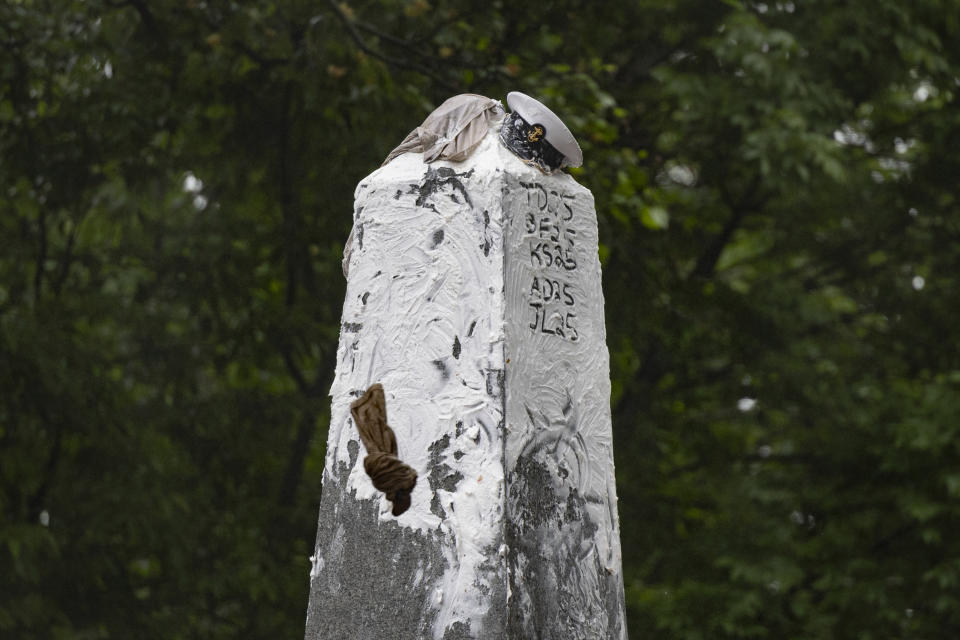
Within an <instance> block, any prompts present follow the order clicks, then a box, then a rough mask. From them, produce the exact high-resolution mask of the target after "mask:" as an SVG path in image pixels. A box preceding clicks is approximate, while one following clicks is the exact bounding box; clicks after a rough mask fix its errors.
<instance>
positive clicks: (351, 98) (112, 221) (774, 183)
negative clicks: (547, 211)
mask: <svg viewBox="0 0 960 640" xmlns="http://www.w3.org/2000/svg"><path fill="white" fill-rule="evenodd" d="M958 42H960V6H958V5H957V3H956V0H913V1H912V2H902V1H901V0H871V1H869V2H867V1H865V0H855V1H851V2H835V1H828V0H791V1H786V2H774V1H773V0H771V1H769V2H741V1H740V0H727V1H725V2H719V1H713V0H641V1H638V2H618V3H614V2H596V1H592V0H579V1H578V0H573V1H569V2H542V3H519V2H515V3H508V2H502V1H500V0H485V1H483V2H477V1H475V0H348V1H347V2H337V1H336V0H328V1H324V0H314V1H312V2H305V1H304V0H252V1H246V2H242V3H240V2H222V1H220V0H178V1H172V0H151V1H150V2H147V1H146V0H89V1H86V2H83V1H80V0H4V1H3V2H2V3H0V636H2V637H3V638H11V639H17V640H19V639H28V638H38V639H40V638H57V639H92V638H147V639H149V638H158V639H164V640H166V639H180V638H184V639H186V638H190V639H194V638H196V639H208V638H209V639H220V638H224V639H226V638H230V639H233V638H247V639H254V638H264V639H266V638H271V639H274V638H298V637H302V633H303V625H304V617H305V612H306V602H307V589H308V571H309V563H308V560H307V558H308V556H309V555H310V553H311V550H312V545H313V537H314V535H315V530H316V522H315V518H316V511H317V506H318V504H319V498H320V490H321V487H320V478H321V471H322V467H323V455H324V443H325V436H326V424H327V420H328V411H329V408H328V399H327V396H326V393H327V390H328V388H329V385H330V383H331V378H332V373H333V369H334V356H335V350H336V343H337V339H338V334H339V316H340V309H341V304H342V300H343V293H344V286H345V285H344V280H343V277H342V275H341V273H340V262H339V261H340V257H341V252H342V247H343V242H344V240H345V238H346V236H347V233H348V231H349V227H350V223H351V210H352V197H353V189H354V186H355V185H356V183H357V182H358V181H359V180H360V179H361V178H362V177H363V176H364V175H366V174H367V173H369V172H370V171H372V170H373V169H374V168H376V167H377V166H379V163H380V162H381V161H382V159H383V157H384V156H385V155H386V153H387V152H388V151H389V150H390V149H391V148H392V147H393V146H394V145H395V144H396V143H398V142H399V141H400V140H401V139H402V138H403V136H404V135H405V134H406V133H407V132H408V131H409V130H410V129H412V128H413V127H414V126H416V125H417V124H419V123H420V121H421V120H422V119H423V117H424V116H425V115H426V114H427V113H428V112H429V111H430V110H432V108H433V107H435V106H436V105H437V104H439V103H440V102H441V101H442V100H443V99H445V98H447V97H449V96H450V95H453V94H455V93H461V92H474V93H480V94H484V95H488V96H493V97H497V98H500V99H503V98H504V96H505V94H506V92H507V91H509V90H521V91H524V92H526V93H529V94H531V95H534V96H537V97H539V98H541V99H542V100H544V101H545V102H546V103H547V104H549V105H550V106H551V107H552V108H553V109H554V110H555V111H557V112H558V113H559V114H561V115H562V117H563V118H564V119H565V121H566V122H567V123H568V125H569V126H570V127H571V129H572V130H573V131H574V132H575V133H576V134H577V136H578V138H579V139H580V142H581V144H582V146H583V148H584V152H585V153H584V155H585V158H586V162H585V165H584V167H583V168H582V169H581V170H577V171H575V172H574V173H575V175H576V177H577V179H578V180H579V181H581V182H582V183H583V184H585V185H587V186H588V187H590V188H591V189H592V190H593V192H594V194H595V195H596V200H597V210H598V215H599V218H600V228H601V242H602V247H601V259H602V261H603V264H604V288H605V293H606V299H607V323H608V342H609V346H610V351H611V362H612V375H613V380H614V391H613V397H612V404H613V412H614V429H615V444H616V447H617V448H616V456H617V477H618V483H619V489H618V490H619V495H620V516H621V526H622V540H623V549H624V571H625V582H626V593H627V603H628V615H629V626H630V631H631V635H632V636H633V637H634V638H641V639H642V638H664V639H689V640H695V639H726V638H775V639H781V638H797V639H800V638H804V639H824V638H857V639H871V638H924V639H929V638H955V637H960V542H958V539H957V536H956V532H957V531H958V530H960V500H958V498H960V437H958V435H960V434H958V431H960V344H958V343H960V340H958V334H957V324H956V323H957V320H958V317H960V305H958V300H957V288H958V285H960V275H958V274H960V210H958V208H960V204H958V201H957V196H958V187H957V185H958V179H960V108H958V105H957V102H958V100H957V94H958V92H960V45H958Z"/></svg>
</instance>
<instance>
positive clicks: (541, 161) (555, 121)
mask: <svg viewBox="0 0 960 640" xmlns="http://www.w3.org/2000/svg"><path fill="white" fill-rule="evenodd" d="M507 104H508V105H509V106H510V109H511V110H512V111H513V114H511V115H515V116H519V118H520V119H522V120H523V122H522V123H521V122H518V121H517V118H516V117H514V118H509V117H508V118H507V120H505V122H504V128H503V130H502V131H501V139H502V140H503V141H504V144H506V146H507V147H508V148H510V150H511V151H513V152H514V153H516V154H517V155H519V156H520V157H521V158H523V159H524V160H526V161H528V162H532V163H533V164H536V165H537V166H539V167H540V168H541V169H543V170H544V171H546V172H547V173H550V172H552V171H555V170H556V169H559V168H560V167H579V166H580V165H581V164H583V152H582V151H581V150H580V145H579V144H577V140H576V138H574V137H573V134H572V133H570V130H569V129H568V128H567V126H566V125H565V124H563V121H561V120H560V118H558V117H557V115H556V114H555V113H554V112H553V111H551V110H550V109H549V108H548V107H547V106H546V105H544V104H543V103H542V102H540V101H539V100H536V99H534V98H531V97H530V96H528V95H526V94H524V93H520V92H519V91H511V92H510V93H508V94H507ZM508 125H509V128H508ZM523 125H526V126H523ZM508 138H509V139H508ZM518 138H519V139H518ZM544 142H545V143H546V144H543V143H544ZM518 146H519V147H522V148H519V149H518V148H517V147H518ZM538 147H539V149H538ZM538 151H539V153H538ZM554 152H555V153H554ZM530 153H533V155H534V156H538V157H527V156H528V155H530ZM544 165H546V166H544Z"/></svg>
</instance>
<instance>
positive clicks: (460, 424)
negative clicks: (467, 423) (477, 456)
mask: <svg viewBox="0 0 960 640" xmlns="http://www.w3.org/2000/svg"><path fill="white" fill-rule="evenodd" d="M462 435H463V420H457V428H456V431H454V437H456V438H459V437H460V436H462Z"/></svg>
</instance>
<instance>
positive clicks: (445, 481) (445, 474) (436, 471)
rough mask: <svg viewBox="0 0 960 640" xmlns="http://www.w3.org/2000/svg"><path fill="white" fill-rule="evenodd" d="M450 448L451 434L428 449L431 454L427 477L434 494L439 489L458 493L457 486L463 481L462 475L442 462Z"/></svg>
mask: <svg viewBox="0 0 960 640" xmlns="http://www.w3.org/2000/svg"><path fill="white" fill-rule="evenodd" d="M449 447H450V434H449V433H448V434H446V435H445V436H443V437H442V438H440V439H439V440H436V441H434V443H433V444H431V445H430V446H429V447H427V451H428V452H429V453H430V461H429V463H428V465H429V468H430V475H428V476H427V481H428V482H429V483H430V489H431V491H433V492H434V493H436V491H437V490H438V489H443V490H444V491H450V492H453V491H456V489H457V485H458V484H459V483H460V481H461V480H463V474H462V473H460V472H459V471H457V470H455V469H453V468H452V467H451V466H450V465H448V464H446V463H445V462H442V459H443V452H444V451H446V450H447V449H448V448H449Z"/></svg>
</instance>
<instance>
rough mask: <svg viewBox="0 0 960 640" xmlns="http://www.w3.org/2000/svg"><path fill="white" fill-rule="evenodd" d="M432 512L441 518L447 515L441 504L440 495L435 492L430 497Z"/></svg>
mask: <svg viewBox="0 0 960 640" xmlns="http://www.w3.org/2000/svg"><path fill="white" fill-rule="evenodd" d="M430 513H432V514H433V515H435V516H437V517H438V518H441V519H442V518H446V517H447V512H446V511H444V509H443V506H442V505H441V504H440V496H438V495H437V494H436V493H434V494H433V498H431V499H430Z"/></svg>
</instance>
